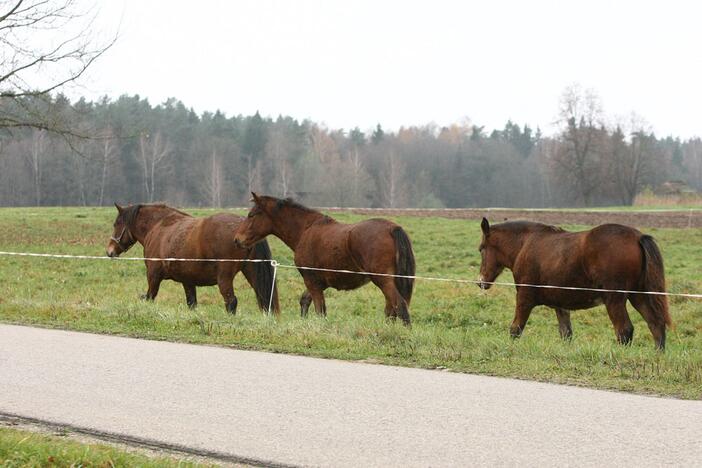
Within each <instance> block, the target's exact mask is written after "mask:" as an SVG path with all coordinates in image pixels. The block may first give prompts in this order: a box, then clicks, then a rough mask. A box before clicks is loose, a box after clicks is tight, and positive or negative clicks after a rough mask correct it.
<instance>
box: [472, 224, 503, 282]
mask: <svg viewBox="0 0 702 468" xmlns="http://www.w3.org/2000/svg"><path fill="white" fill-rule="evenodd" d="M480 229H481V230H482V231H483V238H482V240H481V241H480V247H479V248H478V250H479V251H480V257H481V262H480V278H479V283H478V286H480V289H490V287H491V286H492V283H494V282H495V280H496V279H497V277H498V276H500V273H502V271H503V270H504V269H505V265H504V263H502V262H501V261H500V257H501V255H500V245H499V237H498V236H495V235H491V232H490V223H489V222H488V220H487V219H486V218H483V221H482V222H481V223H480Z"/></svg>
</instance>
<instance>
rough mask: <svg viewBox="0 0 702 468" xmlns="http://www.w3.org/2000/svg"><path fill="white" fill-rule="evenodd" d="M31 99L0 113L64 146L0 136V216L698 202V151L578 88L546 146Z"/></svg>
mask: <svg viewBox="0 0 702 468" xmlns="http://www.w3.org/2000/svg"><path fill="white" fill-rule="evenodd" d="M36 99H38V98H37V97H33V96H25V97H21V98H20V99H17V98H15V99H13V100H12V101H7V100H2V99H0V108H1V109H0V110H2V111H3V112H5V114H7V113H10V112H12V113H13V115H19V114H21V112H22V109H23V108H26V109H32V110H33V111H35V112H36V110H37V109H41V108H42V106H45V107H46V109H47V115H48V114H49V111H48V110H49V109H50V115H52V116H53V117H52V118H55V119H58V120H60V121H61V122H62V124H64V125H65V126H66V127H70V128H71V129H72V132H71V135H74V136H75V137H73V136H69V137H67V136H66V135H65V134H62V133H60V132H52V131H50V129H49V130H47V129H43V128H36V127H20V128H13V129H11V130H10V129H7V128H5V129H4V131H3V133H1V134H0V205H2V206H54V205H86V206H92V205H98V206H101V205H109V204H111V203H112V202H114V201H117V202H120V203H129V202H131V203H136V202H152V201H157V200H158V201H165V202H168V203H170V204H174V205H178V206H203V207H204V206H207V207H225V206H244V205H247V204H248V203H247V202H248V198H249V196H250V195H249V192H251V191H252V190H253V191H257V192H261V193H266V194H271V195H276V196H280V197H288V196H292V197H295V198H297V199H298V200H300V201H302V202H304V203H307V204H310V205H314V206H357V207H389V208H402V207H423V208H440V207H450V208H454V207H487V206H507V207H561V206H596V205H622V204H623V205H629V204H632V203H633V202H634V199H635V197H636V195H637V194H639V193H640V192H641V191H642V190H645V189H647V188H651V189H655V188H657V187H659V186H661V185H662V184H664V183H665V182H669V181H680V182H681V184H686V186H688V187H690V188H692V189H694V190H698V191H699V190H701V189H702V141H701V140H700V138H691V139H687V140H682V139H680V138H675V137H672V136H667V137H663V138H660V137H657V136H656V135H655V134H654V133H653V132H652V131H651V130H650V127H649V126H648V125H647V124H646V123H645V121H644V120H643V119H642V118H640V117H638V116H636V115H632V116H630V117H629V118H628V119H625V120H620V121H618V122H617V123H615V124H611V123H610V124H608V123H606V116H605V115H604V114H603V112H602V110H601V103H600V102H599V98H598V97H597V95H596V94H594V93H593V92H591V91H584V90H582V89H580V88H579V87H577V86H573V87H569V88H568V89H566V90H565V91H564V93H563V95H562V97H561V101H560V109H559V116H560V124H559V125H560V127H559V131H558V132H557V133H556V134H554V135H551V136H545V135H542V134H541V131H540V130H539V129H538V128H536V129H534V128H531V127H529V126H528V125H519V124H516V123H513V122H511V121H508V122H507V123H506V124H505V126H504V128H502V129H499V130H493V131H491V132H488V131H486V130H485V128H484V127H481V126H478V125H475V124H472V123H457V124H453V125H450V126H447V127H439V126H436V125H434V124H428V125H424V126H413V127H406V128H400V129H399V130H398V131H394V132H390V131H385V130H384V129H383V128H382V126H381V125H380V124H378V125H377V126H376V127H375V128H373V129H368V130H362V129H359V128H354V129H351V130H348V131H345V130H341V129H329V128H327V127H325V126H324V125H321V124H318V123H315V122H311V121H308V120H305V121H299V120H296V119H294V118H292V117H287V116H278V117H276V118H271V117H264V116H261V115H260V114H259V113H256V114H254V115H249V116H243V115H238V116H231V117H228V116H226V115H224V114H223V113H221V112H214V113H212V112H204V113H202V114H197V113H196V112H194V111H193V110H192V109H188V108H187V107H186V106H185V105H184V104H183V103H182V102H180V101H177V100H175V99H169V100H167V101H166V102H164V103H161V104H158V105H152V104H151V103H149V101H148V100H147V99H144V98H142V97H140V96H138V95H136V96H126V95H125V96H121V97H119V98H117V99H114V100H111V99H109V98H103V99H101V100H99V101H97V102H88V101H86V100H85V99H80V100H78V101H77V102H70V101H69V100H68V99H67V98H66V97H65V96H63V95H60V94H57V95H53V96H48V97H47V96H42V97H41V101H40V102H35V101H33V100H36Z"/></svg>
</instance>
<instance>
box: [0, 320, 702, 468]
mask: <svg viewBox="0 0 702 468" xmlns="http://www.w3.org/2000/svg"><path fill="white" fill-rule="evenodd" d="M0 413H4V414H8V413H9V414H16V415H20V416H23V417H27V418H35V419H40V420H43V421H48V422H53V423H59V424H66V425H70V426H74V427H79V428H86V429H90V430H94V431H96V432H107V433H111V434H118V435H123V436H126V437H133V438H139V439H145V440H150V441H155V442H158V443H164V444H174V445H179V446H184V447H189V448H191V449H195V450H202V451H209V452H216V453H217V454H220V455H222V456H230V457H233V458H234V459H242V460H249V461H259V462H261V463H264V464H274V463H275V464H283V465H314V466H354V467H357V466H383V467H387V466H475V465H486V464H488V465H526V466H555V465H559V466H562V465H578V466H592V465H600V466H601V465H607V466H613V465H620V466H660V465H665V464H674V465H686V466H699V464H700V463H702V462H701V460H702V402H699V401H681V400H671V399H662V398H652V397H643V396H635V395H628V394H621V393H614V392H604V391H596V390H588V389H583V388H575V387H566V386H558V385H550V384H543V383H536V382H528V381H518V380H510V379H502V378H492V377H483V376H474V375H465V374H454V373H449V372H441V371H429V370H421V369H407V368H398V367H388V366H379V365H372V364H361V363H349V362H340V361H333V360H323V359H313V358H305V357H299V356H287V355H280V354H269V353H260V352H251V351H237V350H231V349H224V348H216V347H208V346H192V345H184V344H174V343H165V342H154V341H146V340H135V339H129V338H119V337H111V336H100V335H91V334H84V333H75V332H65V331H55V330H44V329H36V328H29V327H18V326H7V325H0Z"/></svg>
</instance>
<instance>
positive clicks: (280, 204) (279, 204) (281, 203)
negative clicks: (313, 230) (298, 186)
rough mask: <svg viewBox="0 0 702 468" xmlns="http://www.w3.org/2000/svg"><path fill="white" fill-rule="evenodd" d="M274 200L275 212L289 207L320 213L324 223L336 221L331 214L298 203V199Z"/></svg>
mask: <svg viewBox="0 0 702 468" xmlns="http://www.w3.org/2000/svg"><path fill="white" fill-rule="evenodd" d="M274 200H276V203H275V208H274V210H273V211H274V213H275V212H278V211H279V210H280V209H282V208H285V207H287V208H294V209H296V210H300V211H304V212H305V213H313V214H318V215H320V216H322V217H323V218H322V222H324V223H330V222H333V221H334V219H333V218H330V217H329V216H327V215H325V214H323V213H321V212H320V211H317V210H315V209H313V208H309V207H307V206H305V205H303V204H301V203H298V202H297V201H295V200H293V199H292V198H290V197H288V198H274Z"/></svg>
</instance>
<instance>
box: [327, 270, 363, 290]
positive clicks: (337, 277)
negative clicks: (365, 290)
mask: <svg viewBox="0 0 702 468" xmlns="http://www.w3.org/2000/svg"><path fill="white" fill-rule="evenodd" d="M325 280H326V282H327V284H328V285H329V286H330V287H332V288H334V289H339V290H342V291H348V290H351V289H356V288H360V287H361V286H363V285H365V284H368V282H369V281H370V278H369V277H368V276H366V275H362V274H352V273H335V274H332V275H328V276H327V277H326V278H325Z"/></svg>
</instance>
